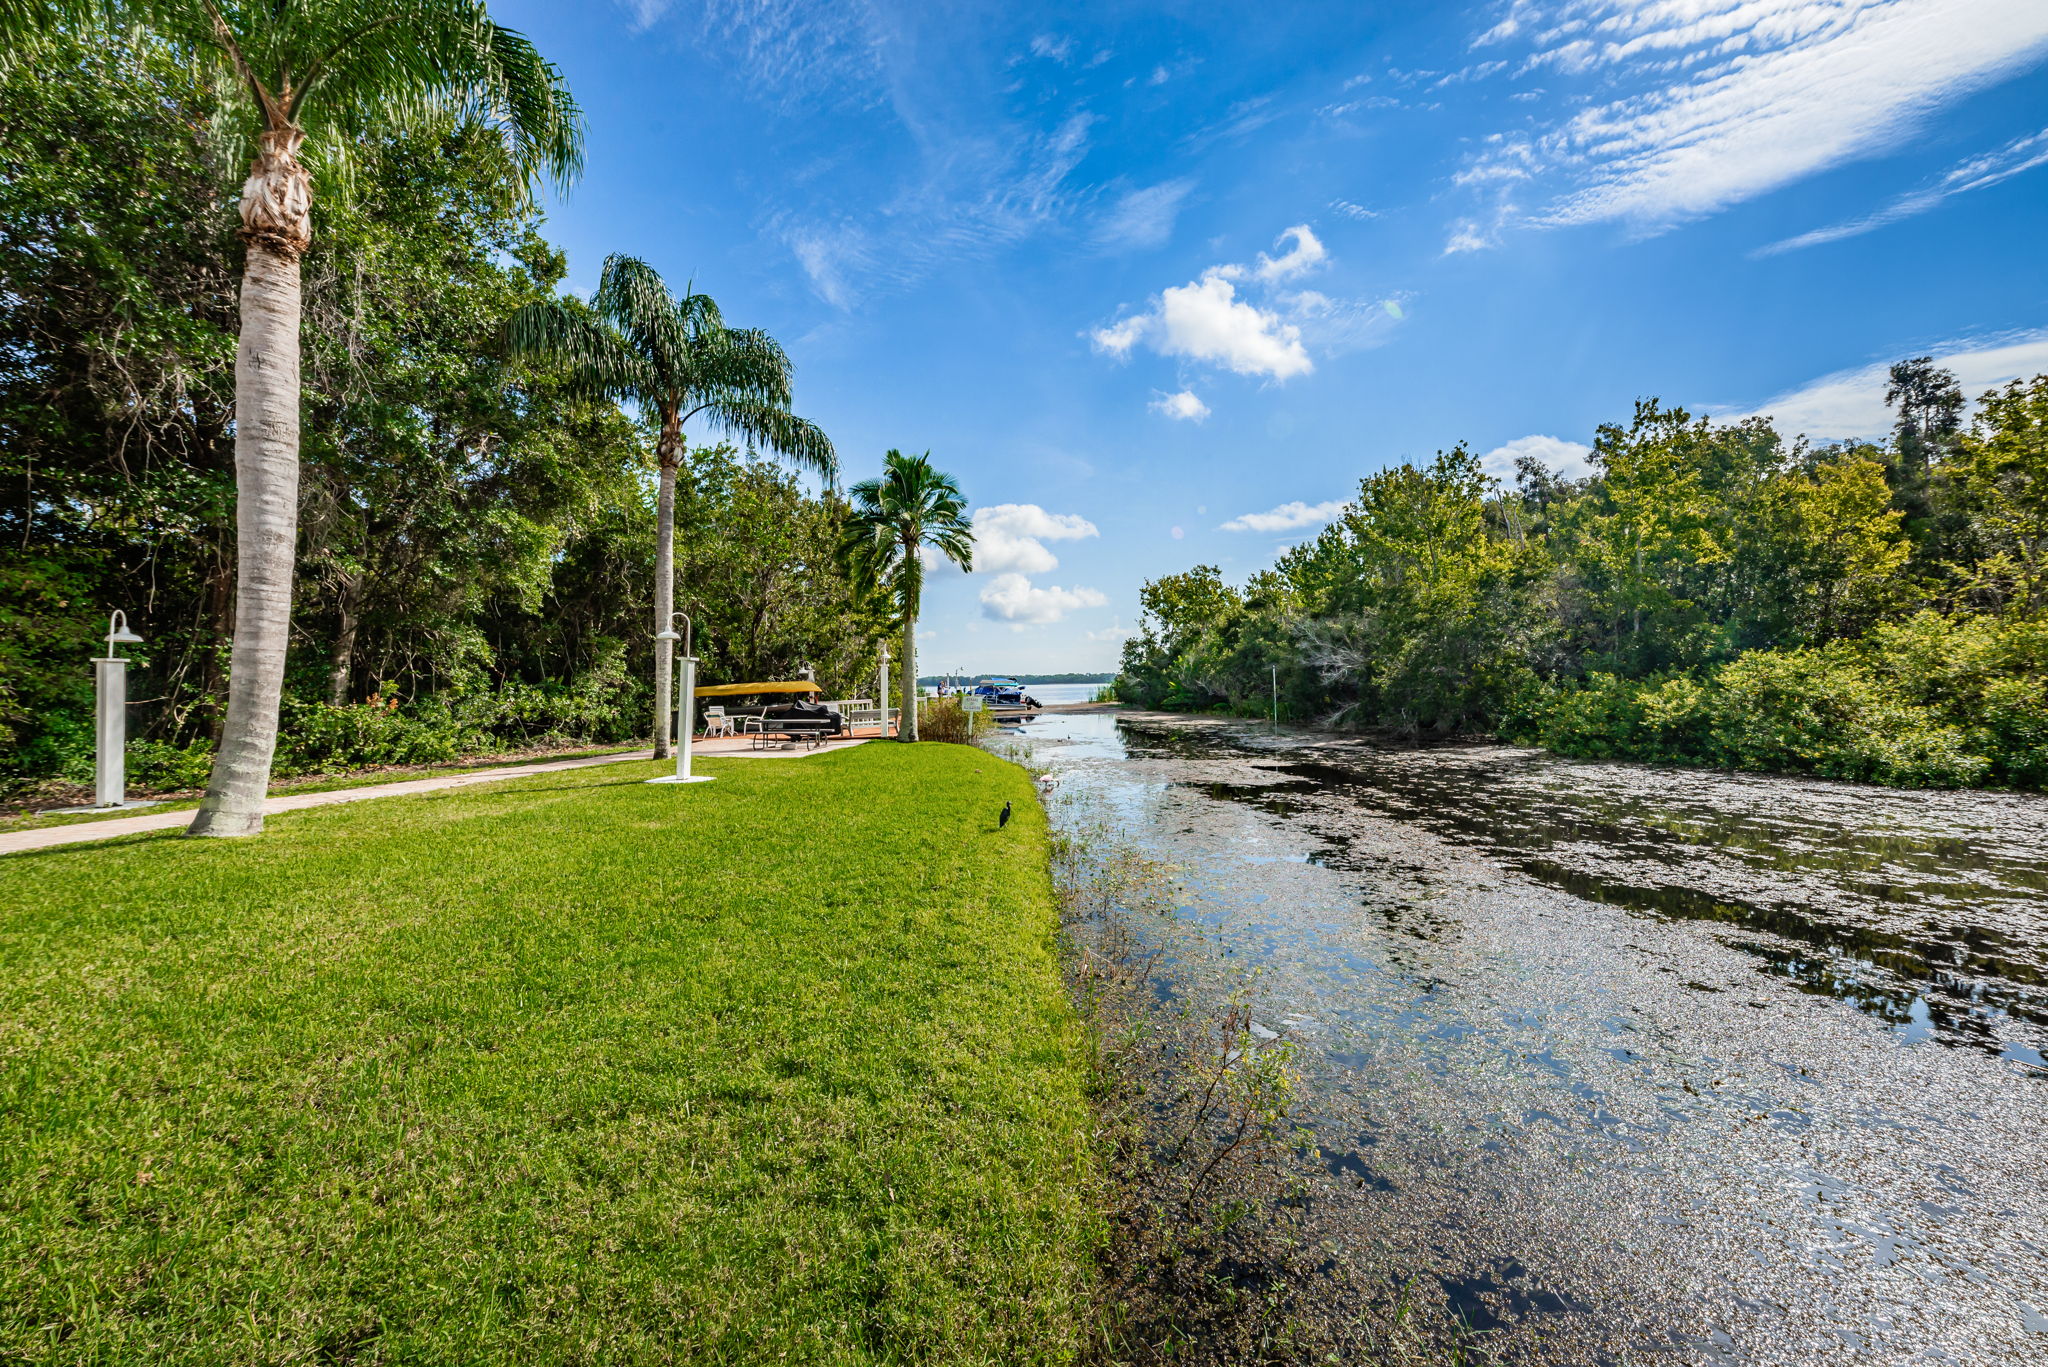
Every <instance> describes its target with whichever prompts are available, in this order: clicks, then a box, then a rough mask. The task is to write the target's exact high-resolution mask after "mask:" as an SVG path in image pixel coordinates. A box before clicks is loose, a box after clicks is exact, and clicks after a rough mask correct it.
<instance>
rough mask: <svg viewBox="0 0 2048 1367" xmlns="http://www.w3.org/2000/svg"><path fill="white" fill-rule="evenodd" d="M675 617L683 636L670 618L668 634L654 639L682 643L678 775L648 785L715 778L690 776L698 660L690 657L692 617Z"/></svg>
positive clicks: (695, 713) (699, 775)
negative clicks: (679, 623)
mask: <svg viewBox="0 0 2048 1367" xmlns="http://www.w3.org/2000/svg"><path fill="white" fill-rule="evenodd" d="M676 617H680V618H682V619H683V634H682V635H681V636H678V635H676V628H675V621H674V618H671V619H670V621H669V628H668V630H667V631H664V632H661V633H660V634H658V635H657V636H655V638H654V639H655V640H657V641H661V642H663V643H664V644H666V643H671V642H675V641H681V642H682V643H683V686H682V690H681V692H682V699H681V701H682V713H681V725H680V726H678V727H677V728H676V729H677V730H678V731H679V732H681V733H682V734H681V735H680V736H679V737H678V738H677V740H676V771H675V773H673V774H668V775H664V776H663V777H661V778H650V779H648V780H647V781H648V782H649V783H709V782H711V778H712V776H711V775H710V774H693V773H691V772H690V733H691V732H692V731H694V730H696V729H697V728H696V724H695V723H696V717H697V657H696V656H695V655H693V654H691V651H690V647H691V644H692V642H691V640H690V634H691V632H692V631H693V630H694V626H693V624H692V623H691V621H690V614H689V613H687V612H679V613H677V614H676Z"/></svg>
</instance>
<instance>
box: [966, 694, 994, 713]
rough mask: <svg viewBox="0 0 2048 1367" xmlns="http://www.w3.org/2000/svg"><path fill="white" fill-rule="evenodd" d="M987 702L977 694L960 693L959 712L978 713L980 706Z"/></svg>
mask: <svg viewBox="0 0 2048 1367" xmlns="http://www.w3.org/2000/svg"><path fill="white" fill-rule="evenodd" d="M987 701H988V699H986V698H984V697H982V696H981V694H979V693H962V694H961V695H960V710H961V711H962V712H979V711H981V705H982V704H983V703H985V702H987Z"/></svg>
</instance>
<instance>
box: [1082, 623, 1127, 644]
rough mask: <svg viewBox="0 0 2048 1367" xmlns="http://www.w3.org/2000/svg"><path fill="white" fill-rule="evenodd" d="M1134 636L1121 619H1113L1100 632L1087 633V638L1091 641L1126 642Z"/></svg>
mask: <svg viewBox="0 0 2048 1367" xmlns="http://www.w3.org/2000/svg"><path fill="white" fill-rule="evenodd" d="M1134 634H1135V633H1134V632H1132V630H1131V629H1130V628H1129V627H1127V626H1125V625H1124V622H1123V618H1121V617H1118V618H1113V619H1112V620H1111V621H1110V624H1109V625H1108V626H1106V627H1104V628H1103V629H1102V630H1100V631H1091V632H1088V633H1087V636H1088V639H1089V640H1091V641H1128V640H1129V639H1130V638H1131V637H1132V636H1133V635H1134Z"/></svg>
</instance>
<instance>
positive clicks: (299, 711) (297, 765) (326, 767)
mask: <svg viewBox="0 0 2048 1367" xmlns="http://www.w3.org/2000/svg"><path fill="white" fill-rule="evenodd" d="M489 748H491V737H490V736H489V734H488V733H486V732H484V731H482V730H480V729H476V728H471V727H465V726H463V725H462V724H461V723H459V722H457V721H456V720H455V718H454V717H453V716H452V715H450V714H449V712H448V711H447V710H446V709H445V708H444V707H440V706H433V705H430V706H428V707H427V708H425V709H422V712H421V713H420V714H419V715H412V714H408V713H406V712H404V711H401V710H400V709H399V706H398V700H397V699H396V698H392V699H384V698H381V697H380V698H372V699H371V700H370V701H368V702H361V703H355V704H352V705H351V706H348V707H334V706H331V705H330V704H328V703H323V702H305V701H303V700H301V699H298V698H287V699H285V702H284V708H283V711H282V714H281V715H280V718H279V722H278V735H277V758H276V762H275V764H274V765H273V767H272V772H273V773H274V774H276V775H277V776H278V777H280V778H285V777H290V776H291V775H294V774H319V773H328V772H331V771H335V770H342V769H362V768H368V767H370V766H373V765H386V764H440V763H445V762H446V761H448V760H451V759H455V758H456V757H458V756H460V755H462V754H464V753H466V752H470V751H479V750H486V749H489Z"/></svg>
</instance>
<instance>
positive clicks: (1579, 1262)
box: [1025, 716, 2048, 1363]
mask: <svg viewBox="0 0 2048 1367" xmlns="http://www.w3.org/2000/svg"><path fill="white" fill-rule="evenodd" d="M1025 732H1026V736H1027V740H1026V741H1025V744H1027V745H1028V746H1029V747H1030V748H1031V749H1032V750H1033V751H1034V755H1035V758H1036V760H1037V762H1038V763H1040V764H1042V765H1047V766H1050V767H1051V768H1052V769H1053V770H1054V782H1053V783H1052V785H1051V792H1052V797H1051V800H1050V803H1049V805H1050V807H1051V809H1052V811H1053V813H1054V815H1055V819H1056V820H1059V821H1061V822H1063V823H1066V824H1068V825H1069V826H1073V827H1081V826H1085V825H1091V824H1103V825H1107V826H1109V827H1111V828H1113V829H1114V830H1115V831H1117V832H1118V833H1120V834H1121V835H1122V836H1124V837H1125V838H1128V839H1132V840H1135V841H1137V842H1138V843H1140V844H1142V845H1143V846H1145V847H1146V848H1147V849H1148V850H1149V851H1150V852H1151V853H1153V854H1154V855H1155V856H1157V857H1159V858H1162V859H1164V860H1167V861H1168V862H1170V863H1171V864H1172V865H1173V866H1174V867H1175V868H1176V869H1177V870H1178V871H1179V873H1180V876H1181V880H1182V884H1183V887H1184V889H1185V898H1184V902H1185V905H1184V906H1183V907H1182V910H1181V912H1180V914H1179V921H1178V924H1179V925H1180V926H1182V927H1184V928H1185V930H1186V932H1187V933H1186V935H1185V936H1184V937H1181V938H1174V936H1175V932H1174V931H1172V930H1170V929H1169V930H1167V931H1163V932H1161V933H1162V935H1164V936H1166V937H1167V938H1170V939H1173V943H1172V944H1171V945H1170V946H1169V949H1170V954H1169V957H1168V961H1169V962H1171V963H1172V964H1173V966H1174V968H1173V976H1172V979H1171V981H1170V982H1169V983H1167V984H1164V985H1162V988H1161V991H1162V993H1163V994H1166V995H1168V996H1172V997H1175V998H1180V997H1190V998H1194V997H1200V996H1202V995H1203V994H1205V993H1207V994H1212V995H1213V994H1215V993H1219V992H1222V991H1225V990H1229V989H1230V988H1232V987H1234V986H1237V985H1240V984H1242V983H1243V982H1244V980H1245V979H1244V974H1245V972H1246V971H1247V970H1249V969H1256V970H1257V974H1258V976H1257V977H1256V978H1255V980H1254V982H1255V988H1254V990H1255V992H1256V994H1257V1001H1258V1003H1259V1006H1260V1010H1261V1013H1262V1014H1261V1021H1262V1023H1263V1024H1264V1025H1265V1026H1266V1027H1269V1028H1275V1029H1280V1030H1284V1031H1285V1032H1286V1033H1288V1034H1289V1035H1290V1036H1292V1037H1293V1038H1295V1039H1296V1040H1297V1041H1298V1042H1299V1043H1300V1044H1301V1045H1302V1047H1303V1053H1302V1055H1301V1057H1302V1059H1303V1066H1304V1069H1305V1073H1306V1080H1307V1083H1308V1095H1307V1107H1306V1109H1307V1110H1308V1112H1309V1120H1310V1121H1311V1123H1312V1127H1313V1129H1314V1132H1315V1135H1316V1140H1315V1144H1314V1146H1313V1147H1312V1148H1311V1149H1310V1150H1309V1151H1308V1153H1307V1155H1306V1156H1305V1158H1304V1165H1305V1170H1306V1172H1307V1174H1308V1175H1309V1176H1310V1177H1311V1178H1312V1179H1313V1188H1312V1190H1311V1191H1310V1193H1309V1194H1308V1195H1307V1196H1306V1197H1305V1198H1304V1201H1305V1203H1306V1204H1307V1205H1308V1206H1310V1207H1311V1208H1312V1212H1313V1219H1314V1222H1315V1229H1316V1234H1317V1237H1318V1238H1320V1239H1322V1240H1325V1241H1326V1242H1327V1246H1328V1247H1330V1248H1331V1249H1332V1250H1333V1252H1332V1255H1331V1261H1330V1266H1329V1275H1330V1277H1331V1279H1332V1293H1331V1295H1332V1303H1333V1305H1337V1306H1340V1307H1342V1311H1341V1312H1342V1313H1345V1314H1356V1315H1358V1316H1361V1317H1363V1316H1369V1315H1374V1314H1385V1315H1392V1314H1396V1313H1401V1312H1402V1307H1404V1306H1405V1307H1413V1306H1414V1305H1416V1304H1418V1303H1421V1304H1423V1306H1424V1308H1425V1309H1429V1310H1431V1311H1432V1312H1433V1313H1435V1314H1436V1315H1437V1317H1438V1322H1439V1323H1440V1324H1442V1325H1444V1326H1447V1327H1446V1328H1445V1329H1444V1331H1443V1332H1444V1334H1445V1335H1447V1336H1448V1337H1446V1338H1445V1339H1444V1340H1443V1344H1442V1345H1440V1346H1444V1347H1446V1349H1447V1347H1448V1344H1449V1343H1450V1342H1451V1341H1452V1339H1455V1338H1458V1337H1460V1336H1461V1335H1463V1337H1464V1341H1465V1345H1466V1348H1467V1350H1468V1352H1476V1353H1477V1355H1478V1357H1479V1360H1486V1358H1488V1357H1493V1358H1497V1359H1499V1360H1501V1361H1513V1362H1530V1363H1567V1362H1569V1363H1578V1362H1597V1361H1634V1360H1640V1359H1641V1358H1642V1356H1643V1355H1644V1354H1645V1353H1646V1352H1651V1351H1655V1352H1657V1353H1658V1354H1659V1355H1660V1356H1662V1355H1670V1357H1671V1359H1672V1360H1678V1361H1702V1362H1731V1363H1732V1362H1808V1361H1812V1360H1815V1359H1816V1358H1817V1357H1820V1356H1822V1355H1824V1354H1842V1355H1847V1356H1850V1357H1852V1358H1855V1357H1862V1356H1868V1357H1870V1358H1871V1359H1872V1360H1883V1361H1895V1360H1904V1359H1906V1358H1908V1357H1915V1358H1916V1359H1917V1360H1925V1361H1947V1362H1961V1363H1980V1362H1981V1363H2005V1362H2013V1363H2019V1362H2027V1363H2033V1362H2037V1361H2040V1360H2042V1359H2043V1358H2044V1356H2048V1337H2043V1336H2042V1334H2041V1332H2037V1331H2036V1330H2035V1329H2034V1328H2033V1327H2032V1326H2033V1325H2034V1324H2035V1323H2036V1322H2039V1323H2040V1324H2041V1325H2042V1326H2043V1329H2044V1330H2048V1319H2044V1318H2042V1317H2043V1316H2048V1236H2044V1234H2043V1230H2044V1229H2048V1204H2044V1200H2043V1195H2042V1183H2041V1178H2040V1172H2041V1167H2042V1159H2043V1158H2044V1156H2048V1154H2044V1151H2043V1144H2044V1136H2048V1124H2044V1121H2048V1086H2043V1085H2042V1079H2043V1078H2048V1066H2044V1063H2043V1054H2042V1051H2043V1049H2044V1048H2048V1028H2044V1027H2048V855H2044V852H2048V802H2044V801H2043V800H2041V799H2039V798H2034V797H2020V796H2012V795H2000V794H1982V793H1977V794H1926V793H1896V792H1886V791H1882V790H1876V789H1867V788H1859V787H1852V786H1849V785H1839V784H1828V783H1805V782H1789V781H1784V780H1770V779H1757V778H1750V777H1741V776H1730V775H1719V774H1711V773H1691V772H1681V773H1672V772H1668V771H1660V770H1655V769H1649V768H1644V767H1639V766H1630V765H1615V764H1574V763H1569V762H1564V761H1559V760H1556V759H1553V758H1549V757H1546V756H1542V755H1539V754H1533V753H1531V752H1527V751H1521V750H1515V749H1510V748H1505V747H1498V746H1486V747H1458V748H1445V749H1438V750H1424V751H1405V752H1404V751H1392V750H1384V749H1379V748H1375V747H1373V746H1371V745H1369V744H1366V743H1363V742H1361V741H1358V740H1355V739H1349V738H1343V737H1336V736H1330V735H1325V734H1320V733H1288V732H1285V731H1282V732H1273V731H1271V730H1269V729H1267V728H1263V727H1259V726H1254V725H1247V724H1239V723H1227V722H1216V721H1208V720H1191V719H1171V718H1152V717H1140V718H1134V719H1129V720H1125V721H1123V722H1122V724H1121V725H1119V724H1118V722H1117V721H1116V720H1115V719H1112V718H1108V717H1091V716H1080V717H1072V716H1069V717H1047V718H1045V719H1044V720H1042V721H1040V722H1037V723H1033V724H1032V725H1030V726H1029V727H1027V728H1025ZM1942 1045H1950V1046H1959V1047H1952V1048H1943V1047H1939V1046H1942ZM1418 1298H1420V1300H1419V1302H1418ZM1459 1322H1462V1323H1463V1324H1464V1325H1465V1326H1467V1329H1468V1330H1469V1333H1468V1332H1466V1331H1460V1330H1457V1329H1455V1328H1454V1327H1450V1326H1455V1325H1456V1324H1458V1323H1459Z"/></svg>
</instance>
